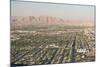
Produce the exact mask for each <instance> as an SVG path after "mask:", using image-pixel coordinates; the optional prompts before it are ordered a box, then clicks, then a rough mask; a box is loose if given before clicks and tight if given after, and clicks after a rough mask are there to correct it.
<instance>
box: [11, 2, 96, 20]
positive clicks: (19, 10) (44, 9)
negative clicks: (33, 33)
mask: <svg viewBox="0 0 100 67" xmlns="http://www.w3.org/2000/svg"><path fill="white" fill-rule="evenodd" d="M94 10H95V7H94V6H87V5H70V4H53V3H41V2H31V1H30V2H29V1H28V2H25V1H11V16H53V17H58V18H62V19H70V20H86V21H94V17H95V14H94Z"/></svg>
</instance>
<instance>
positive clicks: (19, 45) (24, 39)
mask: <svg viewBox="0 0 100 67" xmlns="http://www.w3.org/2000/svg"><path fill="white" fill-rule="evenodd" d="M94 60H95V32H94V29H93V28H83V29H82V28H76V29H74V28H71V29H67V28H65V29H64V30H50V31H48V30H43V31H39V30H38V31H35V30H34V31H33V30H31V31H26V30H12V31H11V64H17V65H37V64H58V63H71V62H87V61H94Z"/></svg>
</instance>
